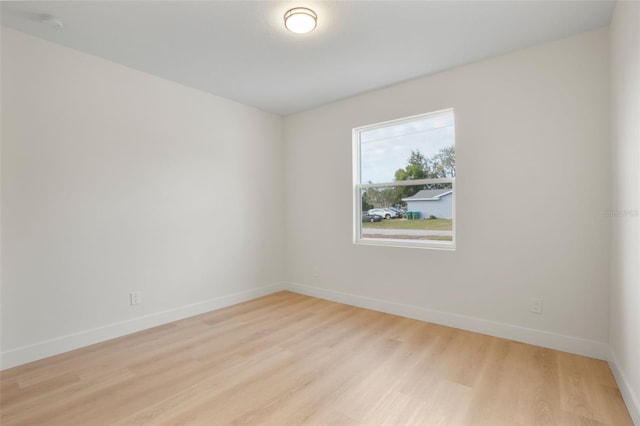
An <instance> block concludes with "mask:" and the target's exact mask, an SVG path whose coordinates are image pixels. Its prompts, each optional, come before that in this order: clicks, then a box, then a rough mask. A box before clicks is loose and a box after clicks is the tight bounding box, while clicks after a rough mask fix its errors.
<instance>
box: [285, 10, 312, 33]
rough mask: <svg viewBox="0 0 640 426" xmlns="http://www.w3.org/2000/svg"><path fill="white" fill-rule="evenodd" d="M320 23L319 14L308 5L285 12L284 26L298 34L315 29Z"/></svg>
mask: <svg viewBox="0 0 640 426" xmlns="http://www.w3.org/2000/svg"><path fill="white" fill-rule="evenodd" d="M317 23H318V15H316V13H315V12H314V11H313V10H311V9H308V8H306V7H294V8H293V9H289V10H287V13H285V14H284V26H285V27H287V29H288V30H289V31H291V32H292V33H296V34H304V33H308V32H311V31H313V29H314V28H315V27H316V24H317Z"/></svg>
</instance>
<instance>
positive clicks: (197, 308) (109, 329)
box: [0, 283, 285, 370]
mask: <svg viewBox="0 0 640 426" xmlns="http://www.w3.org/2000/svg"><path fill="white" fill-rule="evenodd" d="M284 289H285V285H284V283H275V284H271V285H266V286H262V287H258V288H253V289H251V290H246V291H241V292H238V293H233V294H229V295H225V296H220V297H215V298H213V299H209V300H205V301H202V302H198V303H194V304H191V305H187V306H181V307H179V308H174V309H170V310H167V311H163V312H157V313H154V314H150V315H146V316H142V317H138V318H133V319H130V320H127V321H122V322H118V323H114V324H109V325H105V326H103V327H98V328H93V329H90V330H86V331H81V332H79V333H74V334H69V335H66V336H62V337H57V338H55V339H51V340H46V341H44V342H39V343H36V344H33V345H29V346H23V347H19V348H16V349H10V350H8V351H6V352H2V354H0V370H4V369H7V368H11V367H15V366H18V365H22V364H26V363H28V362H32V361H37V360H39V359H43V358H47V357H50V356H53V355H58V354H61V353H63V352H68V351H71V350H74V349H78V348H81V347H84V346H89V345H92V344H94V343H99V342H104V341H105V340H109V339H114V338H116V337H120V336H124V335H127V334H131V333H135V332H137V331H141V330H146V329H148V328H151V327H156V326H159V325H162V324H167V323H170V322H173V321H177V320H181V319H184V318H188V317H192V316H194V315H199V314H203V313H205V312H209V311H214V310H216V309H220V308H224V307H227V306H231V305H235V304H236V303H241V302H246V301H248V300H252V299H256V298H258V297H262V296H266V295H268V294H272V293H276V292H278V291H282V290H284Z"/></svg>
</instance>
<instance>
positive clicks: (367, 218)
mask: <svg viewBox="0 0 640 426" xmlns="http://www.w3.org/2000/svg"><path fill="white" fill-rule="evenodd" d="M381 220H382V216H380V215H379V214H369V213H362V221H363V222H372V223H373V222H380V221H381Z"/></svg>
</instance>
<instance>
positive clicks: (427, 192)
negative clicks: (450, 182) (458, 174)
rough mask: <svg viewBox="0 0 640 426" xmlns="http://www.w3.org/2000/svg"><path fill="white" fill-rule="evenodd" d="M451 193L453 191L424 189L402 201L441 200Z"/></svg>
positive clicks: (448, 189)
mask: <svg viewBox="0 0 640 426" xmlns="http://www.w3.org/2000/svg"><path fill="white" fill-rule="evenodd" d="M450 192H453V189H451V188H447V189H422V190H420V191H418V192H417V193H416V194H415V195H413V196H411V197H407V198H403V199H402V201H418V200H439V199H440V197H442V196H443V195H446V194H448V193H450Z"/></svg>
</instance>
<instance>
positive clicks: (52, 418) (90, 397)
mask: <svg viewBox="0 0 640 426" xmlns="http://www.w3.org/2000/svg"><path fill="white" fill-rule="evenodd" d="M0 379H1V382H2V388H1V390H2V394H1V409H2V414H1V417H0V420H1V422H0V423H1V424H2V425H4V426H8V425H46V424H51V425H61V426H67V425H69V426H71V425H88V426H89V425H90V426H93V425H132V424H135V425H142V424H145V425H146V424H154V425H155V424H172V425H178V424H179V425H235V424H265V425H299V424H307V425H355V424H362V425H381V424H384V425H538V424H541V425H543V424H544V425H615V426H622V425H632V422H631V418H630V417H629V413H628V411H627V409H626V407H625V405H624V403H623V401H622V398H621V396H620V392H619V390H618V388H617V386H616V383H615V381H614V379H613V377H612V375H611V372H610V371H609V367H608V366H607V364H606V363H605V362H603V361H598V360H595V359H591V358H585V357H582V356H577V355H571V354H568V353H563V352H558V351H553V350H550V349H544V348H540V347H536V346H531V345H526V344H522V343H517V342H513V341H508V340H504V339H499V338H495V337H490V336H485V335H481V334H477V333H471V332H467V331H462V330H458V329H454V328H449V327H443V326H439V325H434V324H429V323H424V322H420V321H415V320H410V319H406V318H401V317H397V316H393V315H387V314H383V313H379V312H374V311H370V310H366V309H360V308H355V307H352V306H346V305H341V304H338V303H332V302H328V301H324V300H320V299H315V298H312V297H307V296H302V295H298V294H294V293H289V292H282V293H277V294H273V295H270V296H267V297H263V298H260V299H257V300H253V301H250V302H246V303H242V304H239V305H235V306H232V307H229V308H226V309H222V310H219V311H215V312H211V313H208V314H204V315H200V316H197V317H193V318H189V319H186V320H182V321H178V322H175V323H172V324H168V325H164V326H161V327H156V328H153V329H150V330H146V331H143V332H140V333H136V334H133V335H129V336H126V337H122V338H119V339H115V340H111V341H108V342H104V343H100V344H97V345H93V346H90V347H87V348H83V349H79V350H76V351H73V352H69V353H66V354H62V355H59V356H56V357H52V358H48V359H45V360H42V361H38V362H35V363H31V364H27V365H24V366H20V367H16V368H13V369H10V370H5V371H3V372H2V373H0Z"/></svg>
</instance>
